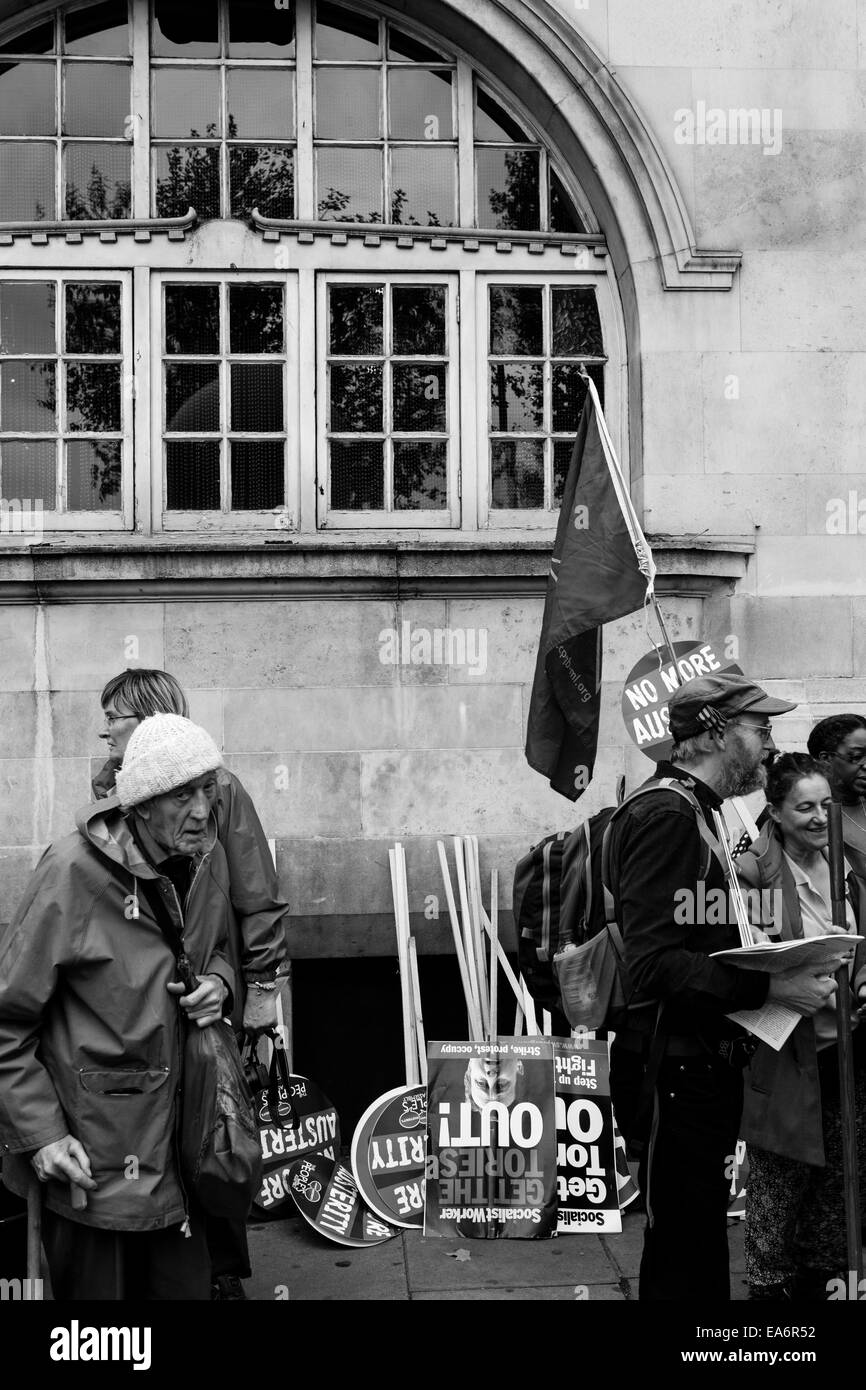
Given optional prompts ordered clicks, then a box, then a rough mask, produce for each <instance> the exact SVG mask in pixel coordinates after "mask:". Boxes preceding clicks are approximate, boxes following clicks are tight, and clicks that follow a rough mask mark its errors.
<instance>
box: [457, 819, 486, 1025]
mask: <svg viewBox="0 0 866 1390" xmlns="http://www.w3.org/2000/svg"><path fill="white" fill-rule="evenodd" d="M463 852H464V854H465V857H466V882H467V885H468V888H469V906H470V910H471V917H472V949H473V951H474V952H475V968H476V970H477V971H478V997H479V1001H480V1003H481V1022H482V1023H483V1025H484V1032H485V1034H486V1036H487V1038H488V1040H489V1039H490V997H489V993H488V985H487V963H486V960H485V956H486V952H485V949H484V936H483V933H482V930H481V910H482V903H481V881H480V878H479V873H478V841H477V840H476V839H475V836H474V835H467V836H466V838H465V839H464V841H463Z"/></svg>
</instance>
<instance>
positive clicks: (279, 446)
mask: <svg viewBox="0 0 866 1390" xmlns="http://www.w3.org/2000/svg"><path fill="white" fill-rule="evenodd" d="M162 307H163V314H162V365H161V371H162V434H163V447H164V464H165V473H164V493H163V507H164V510H165V512H166V513H167V514H168V513H180V512H219V513H225V514H227V513H233V512H246V513H253V512H272V511H275V510H279V509H281V508H283V507H284V506H285V502H286V440H287V435H288V427H287V416H288V402H287V399H286V392H287V382H286V360H287V333H288V330H289V325H288V316H287V305H286V286H285V282H284V281H266V280H258V279H257V280H249V281H247V280H242V281H235V280H232V281H231V282H226V281H224V280H214V279H211V278H205V279H196V280H179V279H178V280H174V279H172V280H170V281H166V283H164V285H163V288H162Z"/></svg>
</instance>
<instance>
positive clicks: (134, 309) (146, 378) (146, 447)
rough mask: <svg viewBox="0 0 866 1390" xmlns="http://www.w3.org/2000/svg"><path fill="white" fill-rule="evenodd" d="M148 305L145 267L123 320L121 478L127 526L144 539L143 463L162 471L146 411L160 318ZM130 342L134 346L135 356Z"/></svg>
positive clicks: (147, 504) (147, 503) (136, 275)
mask: <svg viewBox="0 0 866 1390" xmlns="http://www.w3.org/2000/svg"><path fill="white" fill-rule="evenodd" d="M149 301H150V272H149V270H148V268H147V266H135V268H134V269H133V272H132V303H131V305H127V312H126V314H125V315H124V319H123V323H124V329H125V331H126V333H127V342H128V347H127V348H126V353H127V359H126V360H127V363H128V366H127V368H126V370H127V371H129V372H131V374H132V382H133V393H132V399H131V401H130V402H129V416H128V419H127V430H128V439H127V441H126V443H125V445H124V447H125V448H126V449H127V450H128V452H127V454H126V458H125V460H124V469H123V474H122V477H123V488H124V492H123V495H122V505H123V513H124V517H125V519H126V524H127V526H130V527H134V529H136V530H138V531H141V532H144V534H145V535H150V533H151V531H152V530H153V520H154V519H153V510H152V504H151V492H150V487H149V481H148V477H147V472H148V468H147V463H146V460H151V461H152V462H151V464H150V466H151V467H152V468H153V469H154V470H155V471H156V472H160V471H161V464H160V465H157V463H156V461H155V460H154V454H153V450H152V449H151V411H150V410H149V408H148V403H149V401H150V398H151V334H152V333H154V332H156V333H158V332H159V326H160V318H159V315H157V317H156V319H155V321H153V322H152V321H151V313H150V302H149ZM133 342H135V344H136V348H135V351H134V352H133V350H132V344H133ZM160 454H161V451H160Z"/></svg>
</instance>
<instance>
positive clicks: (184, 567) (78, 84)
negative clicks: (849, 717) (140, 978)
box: [0, 0, 866, 959]
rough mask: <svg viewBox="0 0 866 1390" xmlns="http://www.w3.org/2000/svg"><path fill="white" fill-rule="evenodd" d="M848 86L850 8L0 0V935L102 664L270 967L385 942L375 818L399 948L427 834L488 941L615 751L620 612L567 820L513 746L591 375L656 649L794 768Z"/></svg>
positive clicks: (816, 640)
mask: <svg viewBox="0 0 866 1390" xmlns="http://www.w3.org/2000/svg"><path fill="white" fill-rule="evenodd" d="M864 92H866V8H864V5H863V3H862V0H826V3H824V4H822V5H820V6H817V5H813V4H809V3H807V0H788V2H787V3H784V4H778V5H772V6H765V5H754V4H748V3H744V0H713V3H712V4H710V3H709V0H665V3H663V4H662V3H660V0H652V2H651V3H647V0H586V3H580V0H551V2H550V3H548V0H459V3H457V0H454V2H453V3H452V0H401V3H395V4H393V5H386V4H382V5H378V4H366V3H365V4H363V5H357V6H356V5H354V4H346V5H332V4H325V3H319V4H318V5H317V3H316V0H287V3H286V4H281V3H280V0H276V3H275V4H270V3H267V4H266V3H264V0H259V3H255V4H250V3H242V0H212V3H210V4H201V3H196V4H195V5H186V4H178V3H173V4H168V3H161V0H157V2H156V4H155V5H153V6H151V7H150V8H149V7H148V5H147V3H145V0H130V3H129V6H128V8H127V4H126V0H121V2H120V3H115V0H108V3H103V4H98V5H96V6H84V7H82V6H80V5H78V6H75V5H73V6H67V7H62V8H60V9H58V8H57V7H56V6H52V5H45V4H37V5H28V4H22V3H16V0H11V3H10V0H0V200H2V206H0V495H2V499H3V501H2V504H0V508H2V516H0V745H2V746H0V784H2V788H3V796H2V799H0V920H2V921H6V920H8V918H9V917H10V916H11V914H12V912H13V911H14V908H15V905H16V901H17V899H18V897H19V895H20V893H21V890H22V887H23V884H24V882H25V880H26V876H27V874H28V872H29V870H30V868H31V866H32V864H33V863H34V862H35V858H36V857H37V856H38V854H39V853H40V851H41V849H42V847H44V845H45V844H46V843H47V842H48V841H49V840H50V839H52V838H53V837H55V836H58V835H60V834H62V833H65V832H66V831H67V830H68V829H70V828H71V826H72V823H73V816H74V812H75V810H76V808H77V807H78V806H80V805H81V804H82V803H84V802H86V801H87V800H88V788H89V778H90V775H91V771H92V769H93V766H94V763H95V760H97V759H98V755H99V743H98V741H97V734H98V732H99V730H100V728H101V719H100V711H99V704H98V692H99V690H100V688H101V686H102V685H103V683H104V682H105V680H106V679H107V678H108V677H109V676H111V675H113V674H115V673H116V672H117V671H119V670H121V669H123V667H125V666H128V665H141V666H157V667H164V668H166V669H168V670H170V671H171V672H173V673H174V674H175V675H176V676H177V677H179V679H180V680H181V682H182V683H183V684H184V685H185V687H186V688H187V689H188V691H189V692H190V696H191V702H192V713H193V717H194V718H196V719H198V720H199V721H201V722H202V723H204V724H205V725H206V726H207V727H208V728H209V729H210V730H211V731H212V732H213V733H214V735H215V736H216V737H217V738H218V739H219V740H220V742H221V744H222V747H223V748H224V750H225V754H226V758H227V761H228V763H229V764H230V766H231V767H232V768H233V769H234V770H235V771H236V772H237V773H238V774H239V775H240V777H241V779H242V780H243V782H244V783H245V785H246V786H247V787H248V788H249V790H250V792H251V793H252V795H253V796H254V798H255V800H256V803H257V805H258V808H259V811H260V814H261V818H262V821H263V823H264V825H265V827H266V830H267V832H268V834H269V835H271V836H272V837H273V838H274V839H275V841H276V852H277V859H278V865H279V868H280V872H281V875H282V879H283V882H284V885H285V889H286V892H287V895H288V897H289V899H290V901H291V904H292V914H293V915H292V919H291V930H292V942H293V947H292V949H293V954H294V956H295V957H296V958H297V959H301V958H304V957H307V958H318V959H322V958H329V959H330V958H334V957H338V956H348V957H361V956H369V957H381V956H386V955H390V954H393V951H394V945H393V925H392V921H391V918H390V884H389V877H388V860H387V847H388V845H389V844H390V843H392V842H393V840H394V839H395V838H399V839H401V840H403V842H404V843H405V845H406V848H407V855H408V870H409V892H410V905H411V908H412V911H413V914H414V916H415V923H416V929H417V934H418V937H419V944H420V949H421V951H422V953H425V952H429V953H434V954H435V953H437V952H442V951H444V950H447V947H448V939H449V933H448V929H447V918H446V917H445V915H444V903H443V912H442V913H441V914H440V915H439V917H438V918H437V917H436V903H435V902H431V898H433V899H435V898H438V899H439V901H440V902H442V901H443V900H442V896H441V885H440V882H439V874H438V866H437V862H436V840H437V838H440V837H447V836H449V835H453V834H464V833H472V834H476V835H477V836H478V837H479V839H480V842H481V857H482V867H483V868H484V869H485V870H489V869H491V868H493V867H498V868H499V870H500V883H501V894H502V908H503V912H504V913H505V914H506V919H507V907H508V898H509V892H508V890H509V884H510V877H511V872H512V869H513V865H514V862H515V858H516V856H517V854H518V853H519V852H521V851H522V850H523V849H524V848H525V847H526V846H527V845H528V844H529V843H531V842H532V841H533V840H534V839H535V838H538V837H539V836H540V835H541V834H543V833H547V832H548V831H549V830H550V829H553V828H559V827H562V826H567V825H569V824H571V823H573V822H574V820H575V816H576V814H582V813H584V812H585V811H586V810H594V809H595V808H596V807H597V806H599V805H601V804H604V803H605V802H607V801H608V800H609V799H610V797H611V794H612V791H613V786H614V782H615V779H616V777H617V776H618V775H619V774H620V773H623V772H624V773H625V774H626V776H627V778H628V781H629V783H630V784H631V785H634V784H635V783H636V782H637V781H639V780H641V779H642V777H644V776H645V775H647V773H648V770H649V764H648V763H647V761H646V759H645V758H644V757H643V755H641V754H640V753H639V752H638V751H637V749H636V748H634V747H633V746H632V745H631V744H630V743H629V740H628V738H627V737H626V734H625V730H624V726H623V723H622V718H621V714H620V699H621V693H622V683H623V680H624V678H625V676H626V675H627V673H628V671H629V670H630V668H631V667H632V666H633V664H634V663H635V662H636V661H637V659H638V658H639V657H640V656H642V655H644V654H645V653H646V652H647V651H648V650H649V648H650V645H651V642H650V638H649V635H648V631H647V627H646V624H645V620H644V616H643V615H642V614H636V615H633V616H632V617H630V618H626V619H623V620H621V621H620V622H617V623H616V624H613V625H612V626H611V627H610V628H608V629H607V630H606V632H605V666H604V682H605V684H604V695H605V698H604V704H603V714H602V726H601V740H600V750H599V758H598V763H597V768H596V776H595V779H594V782H593V784H592V786H591V788H590V790H589V792H588V793H587V795H586V796H585V797H584V799H583V801H582V802H581V803H580V805H579V807H578V812H577V813H576V812H575V810H574V809H573V808H571V807H570V806H569V805H568V804H566V803H565V802H564V801H563V800H562V799H561V798H560V797H558V796H556V795H555V794H554V793H553V792H552V791H550V789H549V788H548V787H547V785H546V783H545V782H544V780H543V779H542V778H540V777H539V776H538V775H537V774H536V773H534V772H531V771H530V770H529V768H528V767H527V765H526V763H525V759H524V755H523V742H524V733H525V723H526V713H527V701H528V693H529V682H530V680H531V675H532V670H533V665H534V659H535V652H536V646H537V640H538V630H539V622H540V615H541V608H542V602H543V593H544V586H545V576H546V571H547V558H548V554H549V550H550V546H551V543H552V537H553V531H554V527H555V522H556V508H557V500H558V489H559V487H560V486H561V481H562V473H563V469H564V466H565V463H566V462H567V456H568V452H569V449H570V444H569V435H570V434H571V435H572V436H573V432H574V428H575V425H576V419H577V415H578V414H579V409H580V404H581V400H582V393H581V387H580V383H579V376H578V368H579V365H580V364H581V363H585V364H586V365H587V366H588V367H589V369H590V370H591V371H592V372H593V374H594V375H595V377H596V380H597V381H598V382H599V384H600V386H601V387H602V389H603V392H604V400H605V410H606V415H607V418H608V421H609V424H610V428H611V433H612V436H613V439H614V442H615V444H616V446H617V449H618V451H619V454H620V457H621V460H622V463H623V467H624V470H625V471H626V473H627V476H628V477H629V479H630V484H631V490H632V496H633V498H634V501H635V504H636V506H637V508H638V511H639V514H640V516H641V517H642V520H643V525H644V530H645V532H646V534H647V536H648V538H649V540H650V542H651V544H652V546H653V550H654V554H655V557H656V563H657V566H658V571H659V580H658V591H659V594H660V598H661V602H662V607H663V609H664V611H665V613H666V615H667V617H668V620H669V623H670V627H671V631H672V634H673V635H674V636H675V637H677V638H684V639H690V638H697V637H701V638H708V639H711V640H713V641H715V642H717V643H720V644H727V650H728V655H730V656H734V657H735V658H736V659H737V660H739V662H740V664H741V666H742V667H743V668H744V669H745V670H746V671H747V672H748V673H750V674H752V675H754V676H755V677H757V678H760V679H762V680H763V681H765V682H766V683H767V684H768V687H769V688H770V689H772V690H774V691H777V692H778V693H784V694H785V695H786V696H787V695H790V696H791V697H792V698H795V699H797V700H798V701H800V708H799V709H798V710H797V711H796V712H795V713H794V714H793V715H791V716H789V717H787V718H786V719H785V720H783V721H780V724H779V727H780V731H781V733H782V741H784V742H786V743H788V744H790V745H797V744H800V743H802V740H803V738H804V736H805V734H806V732H807V730H808V727H809V725H810V723H811V721H812V720H814V719H815V718H817V717H821V716H823V715H825V714H827V713H829V712H831V711H833V710H841V709H849V708H855V709H857V708H862V707H863V705H864V702H866V674H864V667H866V638H864V635H863V634H864V630H866V624H864V622H863V619H864V617H866V567H864V564H863V545H864V541H863V536H864V533H866V471H864V466H863V463H862V458H861V447H862V446H861V437H862V430H863V425H864V416H866V351H864V349H866V312H864V310H866V302H864V301H866V279H864V277H863V274H862V269H861V265H860V261H861V249H860V242H859V234H862V231H863V227H864V199H866V192H864V185H863V179H862V169H863V165H864V155H866V148H864V147H866V114H864V113H866V105H864ZM861 499H863V500H862V501H861ZM425 906H426V909H427V911H426V915H425Z"/></svg>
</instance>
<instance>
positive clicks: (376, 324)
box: [321, 279, 456, 525]
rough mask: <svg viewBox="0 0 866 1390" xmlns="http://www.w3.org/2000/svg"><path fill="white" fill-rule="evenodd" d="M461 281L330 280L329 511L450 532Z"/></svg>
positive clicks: (326, 362)
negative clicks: (428, 520)
mask: <svg viewBox="0 0 866 1390" xmlns="http://www.w3.org/2000/svg"><path fill="white" fill-rule="evenodd" d="M455 289H456V287H455V286H454V284H453V282H450V281H448V282H444V283H443V282H440V281H435V282H434V281H429V282H427V281H425V282H423V283H417V282H414V281H411V280H402V279H391V280H380V281H365V280H361V279H353V280H351V281H349V282H334V281H329V282H328V283H327V285H326V287H325V298H324V311H325V314H324V317H325V325H326V326H325V343H324V351H323V352H322V354H321V362H322V367H323V371H324V380H325V383H326V385H325V393H326V405H325V410H324V434H325V437H326V448H327V488H326V490H325V491H326V495H327V513H328V514H329V515H333V514H334V513H342V514H356V515H360V514H363V513H368V514H369V513H376V512H383V513H391V514H403V515H404V519H405V520H408V519H409V518H410V517H415V518H416V519H417V517H418V516H419V515H420V514H421V513H430V514H431V515H432V524H439V525H442V524H447V522H448V520H449V515H450V508H451V506H452V501H453V493H454V476H453V457H454V451H455V441H454V431H455V414H456V400H455V396H456V390H455V382H456V378H455V370H454V369H455V362H454V355H455V342H454V339H455V336H456V334H455V328H456V316H455V303H454V295H455Z"/></svg>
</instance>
